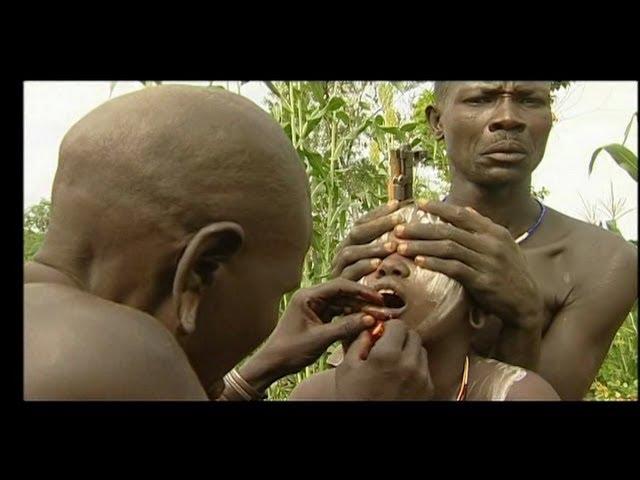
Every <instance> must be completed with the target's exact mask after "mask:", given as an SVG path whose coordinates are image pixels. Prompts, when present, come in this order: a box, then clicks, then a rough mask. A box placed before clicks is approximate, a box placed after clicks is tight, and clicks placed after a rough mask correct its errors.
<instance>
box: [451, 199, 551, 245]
mask: <svg viewBox="0 0 640 480" xmlns="http://www.w3.org/2000/svg"><path fill="white" fill-rule="evenodd" d="M448 197H449V196H448V195H447V196H445V197H444V198H443V199H442V201H443V202H444V201H446V200H447V198H448ZM534 200H535V201H536V202H538V205H540V215H538V218H537V220H536V221H535V223H534V224H533V225H532V226H531V228H529V230H527V231H526V232H524V233H523V234H522V235H520V236H519V237H518V238H516V240H515V242H516V243H517V244H521V243H522V242H524V241H525V240H526V239H527V238H529V237H530V236H531V235H533V233H534V232H535V231H536V230H537V229H538V227H539V226H540V224H541V223H542V219H543V218H544V216H545V214H546V213H547V207H546V206H545V205H544V203H542V202H541V201H540V200H538V199H537V198H534Z"/></svg>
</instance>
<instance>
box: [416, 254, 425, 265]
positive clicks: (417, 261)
mask: <svg viewBox="0 0 640 480" xmlns="http://www.w3.org/2000/svg"><path fill="white" fill-rule="evenodd" d="M426 260H427V258H426V257H423V256H422V255H417V256H416V258H415V259H414V262H416V263H417V264H420V263H422V264H424V263H425V262H426Z"/></svg>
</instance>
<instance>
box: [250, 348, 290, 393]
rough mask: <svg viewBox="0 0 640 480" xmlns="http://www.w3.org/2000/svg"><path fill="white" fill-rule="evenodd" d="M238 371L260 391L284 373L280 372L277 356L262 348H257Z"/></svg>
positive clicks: (264, 389)
mask: <svg viewBox="0 0 640 480" xmlns="http://www.w3.org/2000/svg"><path fill="white" fill-rule="evenodd" d="M238 373H240V375H241V376H242V378H244V379H245V381H246V382H247V383H248V384H249V385H251V386H252V387H253V388H254V389H255V390H257V391H258V392H260V393H263V392H264V391H266V389H267V388H269V386H270V385H271V384H272V383H274V382H275V381H276V380H278V379H280V378H282V377H283V376H285V375H286V373H283V372H282V367H281V366H280V362H279V361H278V360H277V358H276V357H275V356H274V355H272V354H270V353H269V352H266V351H263V350H259V351H258V352H257V353H256V354H255V355H253V356H252V357H250V358H249V359H248V360H247V361H246V362H245V363H244V364H243V365H242V366H241V367H239V368H238Z"/></svg>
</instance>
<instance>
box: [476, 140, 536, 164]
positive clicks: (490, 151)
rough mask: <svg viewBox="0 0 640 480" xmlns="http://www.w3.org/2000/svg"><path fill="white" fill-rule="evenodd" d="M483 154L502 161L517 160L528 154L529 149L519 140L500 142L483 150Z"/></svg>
mask: <svg viewBox="0 0 640 480" xmlns="http://www.w3.org/2000/svg"><path fill="white" fill-rule="evenodd" d="M482 155H485V156H487V157H490V158H492V159H494V160H497V161H500V162H517V161H520V160H523V159H524V158H525V157H526V156H527V150H526V149H525V148H524V147H523V146H522V145H520V144H519V143H517V142H509V141H507V142H498V143H495V144H494V145H492V146H491V147H489V148H487V149H486V150H485V151H483V152H482Z"/></svg>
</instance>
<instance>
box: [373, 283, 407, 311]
mask: <svg viewBox="0 0 640 480" xmlns="http://www.w3.org/2000/svg"><path fill="white" fill-rule="evenodd" d="M378 293H380V294H381V295H382V299H383V301H384V306H385V307H386V308H391V309H399V308H402V307H404V306H405V305H406V303H405V301H404V299H403V298H402V297H401V296H400V295H398V293H397V292H396V291H394V290H392V289H390V288H382V289H380V290H378Z"/></svg>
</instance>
